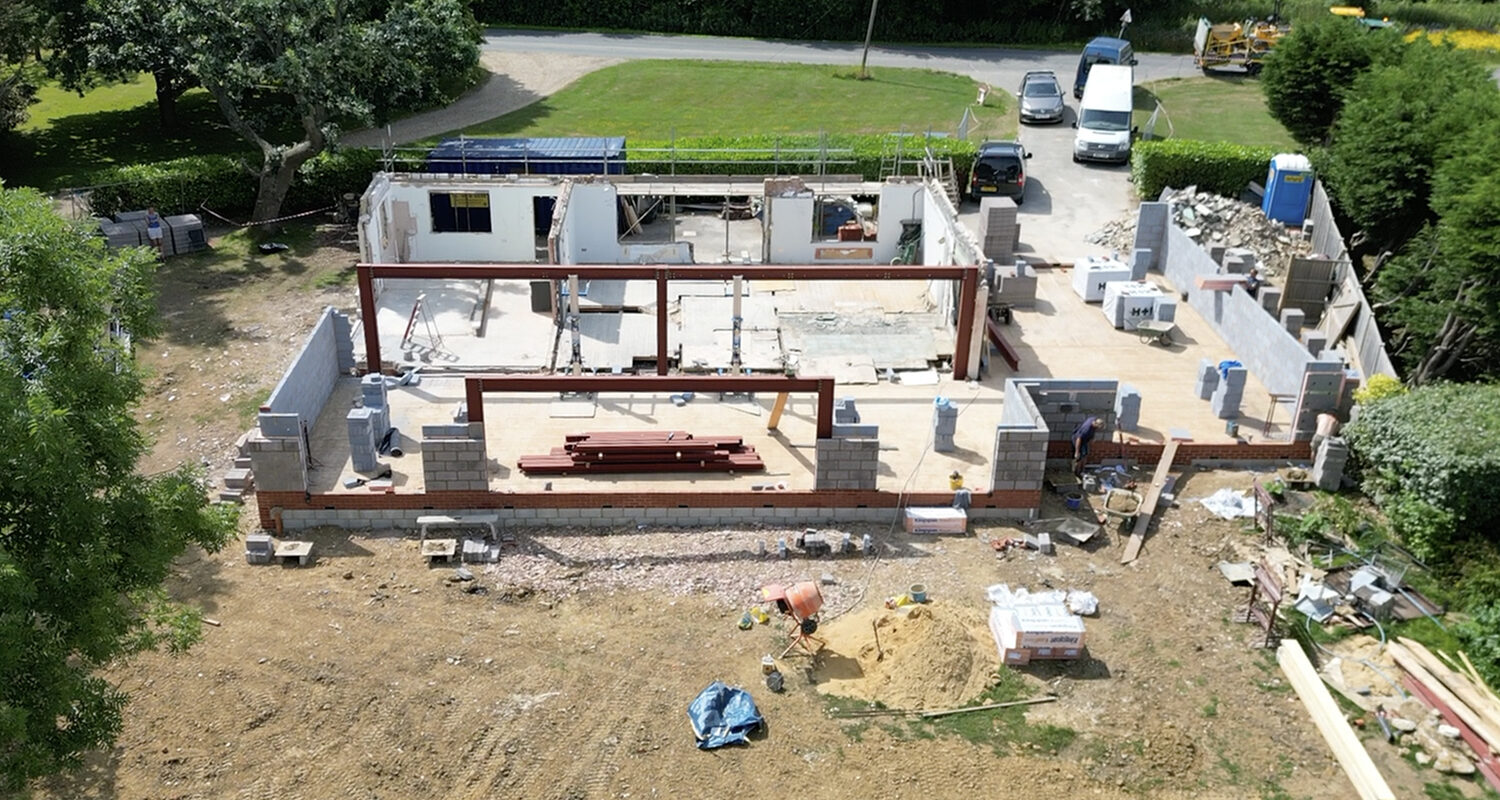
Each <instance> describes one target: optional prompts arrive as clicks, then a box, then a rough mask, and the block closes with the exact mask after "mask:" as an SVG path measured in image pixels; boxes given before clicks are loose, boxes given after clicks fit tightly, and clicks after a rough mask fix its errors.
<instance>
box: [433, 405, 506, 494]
mask: <svg viewBox="0 0 1500 800" xmlns="http://www.w3.org/2000/svg"><path fill="white" fill-rule="evenodd" d="M432 427H438V426H424V428H423V431H422V433H423V438H422V480H423V483H424V484H425V486H426V487H427V491H429V492H462V491H484V490H486V489H489V487H490V462H489V454H488V453H487V452H486V450H485V445H484V423H482V422H471V423H469V424H468V425H467V426H464V427H465V428H466V430H465V431H464V434H463V435H462V436H452V437H448V436H444V437H428V436H427V433H428V432H429V430H430V429H431V428H432ZM442 427H448V426H442Z"/></svg>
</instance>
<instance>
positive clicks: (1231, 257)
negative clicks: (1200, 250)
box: [1210, 247, 1255, 275]
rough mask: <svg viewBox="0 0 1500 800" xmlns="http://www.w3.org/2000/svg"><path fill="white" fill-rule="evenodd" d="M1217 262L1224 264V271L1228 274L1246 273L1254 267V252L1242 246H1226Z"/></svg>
mask: <svg viewBox="0 0 1500 800" xmlns="http://www.w3.org/2000/svg"><path fill="white" fill-rule="evenodd" d="M1210 255H1212V252H1211V251H1210ZM1219 263H1220V264H1222V265H1223V266H1224V272H1226V273H1228V274H1230V275H1248V274H1249V273H1250V270H1252V269H1255V253H1254V252H1252V251H1250V250H1246V249H1245V248H1243V247H1230V248H1226V249H1225V250H1224V255H1223V257H1222V259H1220V261H1219Z"/></svg>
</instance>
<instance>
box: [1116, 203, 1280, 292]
mask: <svg viewBox="0 0 1500 800" xmlns="http://www.w3.org/2000/svg"><path fill="white" fill-rule="evenodd" d="M1162 201H1163V202H1166V203H1169V204H1170V205H1171V209H1172V222H1173V223H1174V224H1175V225H1176V226H1177V227H1178V228H1180V229H1182V232H1183V233H1186V234H1187V235H1188V236H1189V237H1191V238H1192V239H1193V240H1194V241H1196V242H1198V243H1199V244H1201V245H1203V246H1204V247H1205V248H1207V247H1214V246H1221V247H1238V248H1244V249H1246V250H1249V251H1250V252H1252V253H1254V254H1255V260H1256V262H1257V267H1258V268H1259V269H1260V272H1261V274H1262V275H1263V276H1265V277H1273V276H1275V275H1279V274H1282V273H1284V272H1285V271H1286V265H1287V263H1288V262H1289V261H1290V260H1291V258H1292V256H1300V255H1305V254H1306V253H1307V251H1308V244H1307V242H1306V240H1304V239H1303V238H1302V236H1301V235H1300V233H1299V232H1298V231H1297V230H1296V229H1288V228H1287V227H1286V226H1285V225H1283V224H1281V223H1279V222H1273V221H1272V220H1269V219H1266V215H1265V214H1264V213H1263V212H1262V211H1261V210H1260V208H1259V207H1258V206H1253V205H1250V204H1249V203H1242V202H1240V201H1239V200H1234V199H1231V198H1228V197H1223V196H1220V195H1217V194H1213V193H1212V192H1200V191H1198V188H1197V187H1196V186H1189V187H1187V188H1186V189H1168V190H1166V191H1165V192H1163V193H1162ZM1088 241H1089V242H1091V243H1093V244H1098V245H1103V246H1105V247H1109V248H1111V249H1113V250H1116V251H1118V252H1120V253H1129V252H1130V251H1131V250H1132V249H1133V248H1134V246H1135V215H1134V214H1132V215H1131V216H1130V217H1128V218H1126V219H1123V220H1116V221H1114V222H1111V223H1109V224H1107V225H1105V226H1104V227H1103V228H1102V229H1100V230H1098V231H1096V232H1094V233H1093V234H1090V235H1089V237H1088Z"/></svg>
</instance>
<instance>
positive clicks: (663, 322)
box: [656, 278, 667, 375]
mask: <svg viewBox="0 0 1500 800" xmlns="http://www.w3.org/2000/svg"><path fill="white" fill-rule="evenodd" d="M656 374H657V375H665V374H667V279H666V278H657V279H656Z"/></svg>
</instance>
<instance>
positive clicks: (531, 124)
mask: <svg viewBox="0 0 1500 800" xmlns="http://www.w3.org/2000/svg"><path fill="white" fill-rule="evenodd" d="M870 72H871V75H872V78H871V79H870V80H856V79H855V78H854V77H853V73H852V71H851V70H850V69H849V68H847V67H832V66H812V65H802V64H742V63H730V62H699V61H634V62H630V63H626V64H620V65H618V66H614V67H609V68H607V69H602V70H599V71H598V72H594V73H592V74H589V75H586V76H584V77H583V78H581V79H579V80H578V81H577V82H576V83H574V84H573V85H571V86H569V87H567V88H566V89H564V90H562V91H561V92H558V93H557V94H554V95H552V96H551V97H547V98H544V99H543V100H542V101H541V102H538V103H536V104H534V105H531V106H527V107H526V108H523V109H520V110H519V111H515V112H513V113H510V114H506V115H505V116H503V117H497V118H495V119H491V120H487V121H485V122H482V123H479V124H477V125H470V126H468V127H465V128H463V129H461V130H458V131H452V132H450V134H448V135H454V134H458V133H462V134H464V135H466V136H500V135H503V136H625V137H628V138H635V139H669V138H671V137H672V135H673V134H674V133H675V134H676V135H677V136H679V137H681V136H746V135H776V134H816V133H820V132H824V131H826V132H829V133H891V132H895V131H901V130H905V131H909V132H923V131H928V130H932V131H946V132H949V133H951V132H953V131H954V130H956V129H957V127H958V124H959V120H961V119H962V118H963V113H964V109H966V108H968V109H970V110H971V111H973V113H974V114H975V117H976V121H977V122H978V125H977V126H976V125H973V124H971V125H970V137H971V138H980V137H984V138H1002V137H1004V136H1007V135H1010V134H1014V132H1015V126H1016V123H1015V120H1014V117H1013V115H1011V114H1008V113H1007V108H1006V98H1005V95H1004V93H995V92H992V93H991V94H990V96H989V98H988V100H987V101H986V104H985V106H983V107H976V106H973V105H972V104H973V103H974V100H975V99H976V97H977V94H978V88H977V86H976V84H975V83H974V81H972V80H970V79H969V78H966V77H963V76H959V75H953V74H951V73H945V72H933V71H930V70H917V69H873V70H871V71H870Z"/></svg>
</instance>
